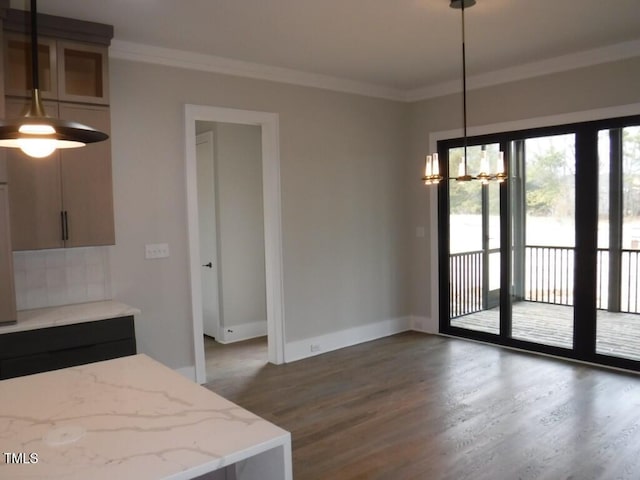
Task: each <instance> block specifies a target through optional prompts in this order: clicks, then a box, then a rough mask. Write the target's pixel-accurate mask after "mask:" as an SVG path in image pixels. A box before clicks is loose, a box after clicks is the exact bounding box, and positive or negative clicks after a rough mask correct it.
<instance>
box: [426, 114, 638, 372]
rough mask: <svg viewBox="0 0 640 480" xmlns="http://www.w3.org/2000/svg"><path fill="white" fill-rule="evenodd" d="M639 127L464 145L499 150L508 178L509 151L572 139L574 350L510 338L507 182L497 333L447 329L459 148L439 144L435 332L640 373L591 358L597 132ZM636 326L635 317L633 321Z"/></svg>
mask: <svg viewBox="0 0 640 480" xmlns="http://www.w3.org/2000/svg"><path fill="white" fill-rule="evenodd" d="M637 125H640V115H635V116H629V117H620V118H614V119H605V120H596V121H590V122H582V123H574V124H567V125H559V126H551V127H542V128H533V129H526V130H518V131H512V132H503V133H496V134H488V135H479V136H474V137H470V138H468V144H469V145H486V144H490V143H498V144H500V150H501V151H502V152H504V157H505V169H506V173H507V175H510V170H509V169H510V166H511V164H512V161H511V160H512V156H513V155H514V152H513V151H512V149H511V146H512V145H517V144H518V143H517V142H520V141H523V140H525V139H527V138H535V137H543V136H552V135H562V134H574V135H575V151H576V175H575V184H576V197H575V203H576V209H575V225H576V227H575V228H576V232H575V233H576V243H575V261H574V302H573V303H574V329H573V335H574V338H573V349H568V348H562V347H556V346H551V345H544V344H539V343H533V342H527V341H524V340H518V339H515V338H511V327H512V318H511V305H512V298H513V293H512V288H513V287H512V284H513V281H512V280H513V279H512V278H511V277H512V273H511V272H512V247H511V246H512V244H513V239H512V224H511V223H512V222H511V221H512V214H511V213H512V212H511V208H512V202H511V200H510V199H511V193H512V192H511V188H512V186H511V183H510V181H509V180H507V182H505V183H503V184H501V186H500V333H499V334H498V335H495V334H492V333H487V332H481V331H476V330H469V329H465V328H460V327H455V326H452V325H451V324H450V312H449V308H450V290H449V282H450V273H449V255H450V251H449V245H450V242H449V240H450V238H449V234H450V231H449V227H450V223H449V180H448V179H449V177H452V176H453V175H452V173H451V172H450V171H449V150H450V149H451V148H459V147H462V146H463V144H464V142H463V139H462V138H456V139H448V140H441V141H439V142H438V154H439V157H440V159H441V165H440V171H441V173H442V175H443V177H444V178H445V180H444V181H442V182H440V184H439V186H438V244H439V247H438V265H439V267H438V268H439V305H440V311H439V327H440V332H441V333H444V334H448V335H454V336H459V337H465V338H470V339H474V340H479V341H484V342H490V343H494V344H498V345H504V346H508V347H513V348H519V349H523V350H529V351H533V352H539V353H544V354H549V355H555V356H560V357H566V358H572V359H576V360H582V361H586V362H591V363H598V364H603V365H608V366H613V367H618V368H624V369H629V370H635V371H640V361H635V360H630V359H625V358H619V357H611V356H607V355H601V354H597V353H596V313H597V311H596V284H597V247H598V244H597V233H598V193H597V192H598V175H599V172H598V132H599V131H600V130H605V129H616V128H623V127H627V126H637ZM638 320H639V321H640V315H639V316H638Z"/></svg>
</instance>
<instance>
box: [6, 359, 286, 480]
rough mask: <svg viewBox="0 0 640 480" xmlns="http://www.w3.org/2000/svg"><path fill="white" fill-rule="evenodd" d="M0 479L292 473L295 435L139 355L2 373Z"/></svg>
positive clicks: (174, 479)
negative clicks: (9, 376)
mask: <svg viewBox="0 0 640 480" xmlns="http://www.w3.org/2000/svg"><path fill="white" fill-rule="evenodd" d="M0 454H1V455H3V458H0V478H7V479H8V478H11V479H16V480H19V479H39V478H42V479H47V478H55V479H65V480H71V479H73V480H81V479H82V480H94V479H95V480H102V479H103V480H113V479H123V480H126V479H136V480H143V479H149V480H151V479H171V480H181V479H193V478H202V479H203V480H204V479H207V480H208V479H215V480H218V479H220V480H222V479H226V480H258V479H261V480H269V479H274V480H275V479H278V480H281V479H282V480H291V478H292V471H291V436H290V434H289V433H288V432H286V431H285V430H282V429H281V428H279V427H277V426H275V425H273V424H271V423H269V422H267V421H266V420H263V419H262V418H260V417H258V416H256V415H254V414H252V413H250V412H248V411H246V410H244V409H242V408H241V407H239V406H237V405H235V404H233V403H231V402H230V401H228V400H225V399H224V398H222V397H220V396H218V395H216V394H215V393H213V392H211V391H209V390H207V389H205V388H203V387H201V386H199V385H197V384H195V383H193V382H191V381H190V380H188V379H186V378H184V377H182V376H181V375H180V374H178V373H176V372H174V371H173V370H171V369H169V368H167V367H165V366H163V365H162V364H160V363H158V362H156V361H154V360H152V359H151V358H149V357H147V356H145V355H133V356H128V357H122V358H117V359H113V360H107V361H104V362H97V363H92V364H88V365H82V366H78V367H71V368H65V369H62V370H56V371H52V372H46V373H39V374H36V375H29V376H25V377H19V378H13V379H9V380H3V381H0Z"/></svg>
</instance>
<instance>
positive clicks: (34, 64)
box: [31, 0, 40, 90]
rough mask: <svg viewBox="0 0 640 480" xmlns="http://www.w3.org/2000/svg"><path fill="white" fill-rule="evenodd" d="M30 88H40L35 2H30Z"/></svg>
mask: <svg viewBox="0 0 640 480" xmlns="http://www.w3.org/2000/svg"><path fill="white" fill-rule="evenodd" d="M31 80H32V83H33V84H32V85H31V88H32V89H33V90H38V89H39V88H40V75H39V72H38V11H37V7H36V0H31Z"/></svg>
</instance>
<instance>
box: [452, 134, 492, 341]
mask: <svg viewBox="0 0 640 480" xmlns="http://www.w3.org/2000/svg"><path fill="white" fill-rule="evenodd" d="M463 151H464V150H463V148H461V147H456V148H451V149H450V150H449V152H448V157H449V169H450V170H453V171H458V169H459V166H460V163H461V162H462V159H463ZM497 152H498V145H497V144H490V145H478V146H473V147H470V148H468V149H467V168H469V169H478V168H479V167H480V163H481V158H482V157H483V156H484V157H486V158H491V157H497ZM449 192H450V202H449V219H450V235H449V252H450V258H449V278H450V288H449V290H450V299H449V302H450V304H449V308H450V312H451V325H453V326H456V327H460V328H467V329H470V330H478V331H482V332H487V333H494V334H497V333H499V328H500V302H499V298H500V203H499V202H500V199H499V189H498V185H497V184H495V183H492V184H488V185H482V184H481V183H480V182H458V181H456V180H455V179H450V180H449Z"/></svg>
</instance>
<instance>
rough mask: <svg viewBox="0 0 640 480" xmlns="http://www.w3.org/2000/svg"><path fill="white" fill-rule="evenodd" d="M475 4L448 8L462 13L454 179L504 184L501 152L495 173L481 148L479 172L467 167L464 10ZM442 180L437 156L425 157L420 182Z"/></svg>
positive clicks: (469, 0) (468, 1)
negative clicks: (459, 139)
mask: <svg viewBox="0 0 640 480" xmlns="http://www.w3.org/2000/svg"><path fill="white" fill-rule="evenodd" d="M475 4H476V0H450V4H449V6H450V7H451V8H458V9H460V10H461V12H462V15H461V17H462V119H463V149H464V152H463V157H462V160H460V165H459V166H458V176H457V177H454V178H455V179H456V180H457V181H459V182H468V181H471V180H479V181H480V182H481V183H482V184H483V185H486V184H488V183H489V181H491V180H497V181H498V182H504V181H505V180H506V178H507V175H506V173H505V171H504V155H503V152H498V159H497V168H496V172H495V173H491V172H490V169H489V159H488V158H487V152H486V150H485V149H484V148H483V149H482V153H481V158H480V172H479V173H478V174H477V175H476V176H472V175H470V174H469V170H468V165H467V158H468V157H467V143H468V141H467V59H466V52H465V32H464V26H465V25H464V24H465V22H464V11H465V9H466V8H470V7H472V6H474V5H475ZM441 180H442V175H440V163H439V160H438V154H437V153H434V154H432V155H427V156H426V157H425V165H424V176H423V177H422V181H423V182H424V184H425V185H437V184H438V183H440V181H441Z"/></svg>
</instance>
